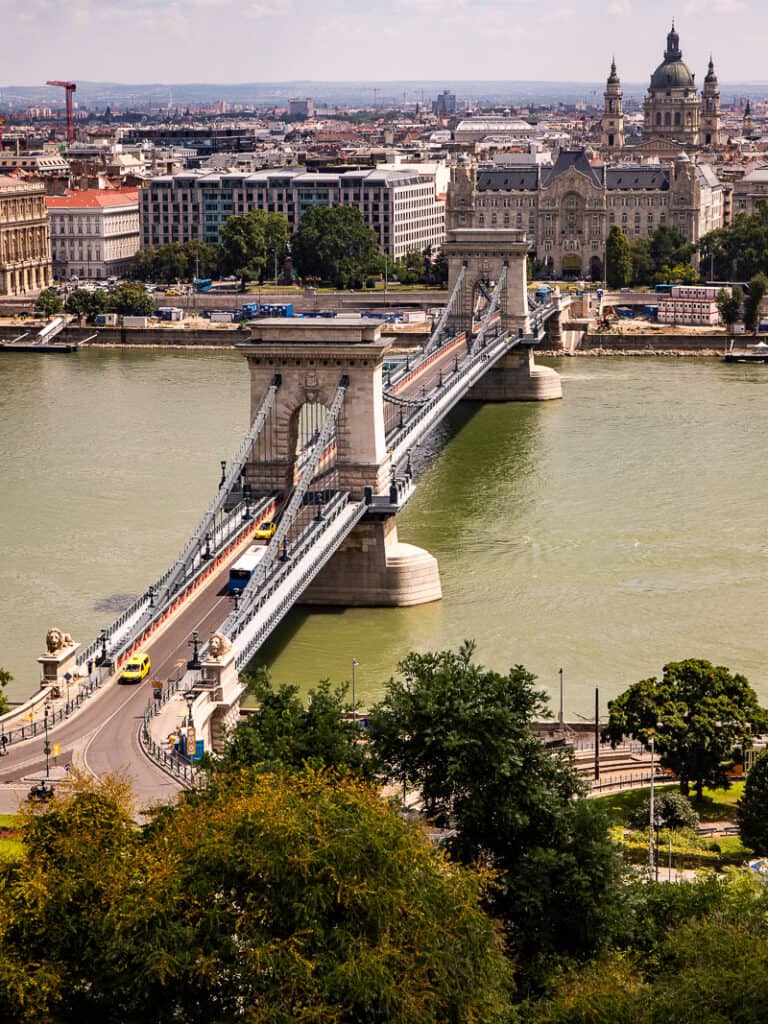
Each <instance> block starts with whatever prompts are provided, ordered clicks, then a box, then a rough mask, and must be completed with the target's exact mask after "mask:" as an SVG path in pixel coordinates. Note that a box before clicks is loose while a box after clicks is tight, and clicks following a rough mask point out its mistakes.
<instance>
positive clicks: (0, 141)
mask: <svg viewBox="0 0 768 1024" xmlns="http://www.w3.org/2000/svg"><path fill="white" fill-rule="evenodd" d="M4 124H5V121H3V119H2V117H0V153H1V152H2V150H3V125H4Z"/></svg>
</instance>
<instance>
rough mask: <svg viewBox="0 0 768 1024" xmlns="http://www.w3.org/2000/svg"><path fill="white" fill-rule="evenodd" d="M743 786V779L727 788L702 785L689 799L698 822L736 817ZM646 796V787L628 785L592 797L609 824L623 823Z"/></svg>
mask: <svg viewBox="0 0 768 1024" xmlns="http://www.w3.org/2000/svg"><path fill="white" fill-rule="evenodd" d="M677 788H678V787H677V786H676V785H670V786H655V787H654V792H656V793H660V792H662V791H663V790H677ZM743 790H744V783H743V782H735V783H734V784H733V785H732V786H731V788H730V789H706V788H705V789H704V796H703V798H702V800H701V802H699V801H697V800H692V801H691V802H692V804H693V807H694V809H695V811H696V813H697V814H698V815H699V818H700V819H701V821H702V822H707V821H729V822H735V821H736V801H737V800H738V799H739V797H740V796H741V794H742V792H743ZM647 799H648V790H647V789H632V790H628V791H627V792H626V793H613V794H611V795H610V796H601V797H596V798H595V801H594V802H595V803H596V804H598V805H599V806H600V807H602V808H603V810H604V811H605V813H606V814H607V815H608V820H609V823H610V824H611V825H626V823H627V820H628V819H629V817H630V816H631V814H632V813H633V812H634V811H636V810H637V808H638V807H639V806H640V805H641V804H642V803H643V802H644V801H646V800H647Z"/></svg>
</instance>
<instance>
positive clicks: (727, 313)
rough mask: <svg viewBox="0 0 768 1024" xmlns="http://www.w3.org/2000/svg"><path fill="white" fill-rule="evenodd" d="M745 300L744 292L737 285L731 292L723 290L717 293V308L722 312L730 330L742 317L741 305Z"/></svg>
mask: <svg viewBox="0 0 768 1024" xmlns="http://www.w3.org/2000/svg"><path fill="white" fill-rule="evenodd" d="M743 300H744V292H743V291H742V290H741V288H740V287H739V286H738V285H737V284H736V285H734V286H733V288H731V289H730V290H728V289H726V288H721V289H720V291H719V292H718V293H717V308H718V309H719V310H720V317H721V318H722V321H723V323H724V324H725V325H726V327H727V328H728V330H731V328H732V327H733V325H734V324H735V323H736V321H737V320H738V319H739V317H740V316H741V304H742V302H743Z"/></svg>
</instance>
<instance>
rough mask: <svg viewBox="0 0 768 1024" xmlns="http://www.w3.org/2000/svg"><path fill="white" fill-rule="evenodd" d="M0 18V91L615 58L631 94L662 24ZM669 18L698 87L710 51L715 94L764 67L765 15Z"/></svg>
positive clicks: (393, 74)
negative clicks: (61, 83)
mask: <svg viewBox="0 0 768 1024" xmlns="http://www.w3.org/2000/svg"><path fill="white" fill-rule="evenodd" d="M0 9H2V10H3V12H4V22H5V26H6V28H5V33H4V37H5V39H7V40H9V41H11V43H12V45H10V46H7V47H6V48H5V52H4V67H3V81H2V83H0V89H2V88H6V87H9V86H13V85H16V86H28V85H39V84H41V83H43V82H44V81H45V80H46V79H48V78H68V79H72V80H85V81H91V82H96V81H101V82H113V83H118V82H119V83H124V84H135V83H142V82H163V83H168V84H170V85H174V84H185V83H190V82H200V83H210V84H222V85H224V84H234V83H242V82H264V83H267V82H285V81H294V80H295V81H297V82H299V81H301V80H304V81H310V80H316V81H365V80H372V78H375V79H376V80H378V81H380V82H385V81H393V80H394V81H398V80H403V79H408V80H421V79H435V80H439V81H444V82H447V83H450V82H453V83H456V85H457V86H458V84H459V83H460V82H461V81H464V80H467V81H478V80H482V79H484V78H493V79H495V80H505V79H509V80H511V81H539V82H541V81H548V82H558V81H563V82H585V83H592V82H594V81H595V80H600V79H601V78H602V73H603V72H605V74H606V75H607V73H608V69H609V66H610V61H611V58H612V57H614V56H615V59H616V63H617V67H618V71H619V74H620V76H621V78H622V79H623V80H626V81H627V82H642V81H646V80H647V78H648V75H649V73H650V71H651V70H652V69H653V68H654V67H655V66H656V65H657V64H658V63H660V61H661V59H662V55H663V49H664V41H665V36H666V33H667V32H668V30H669V26H670V22H671V16H672V12H670V11H669V8H668V6H667V5H662V4H661V3H660V2H659V0H652V2H651V3H647V4H644V5H642V8H641V7H640V5H637V4H632V3H631V0H609V3H608V4H607V6H603V5H598V4H597V3H594V2H592V3H588V4H586V5H580V6H578V7H577V5H575V4H573V3H571V2H569V0H563V2H561V3H560V4H559V5H558V6H556V7H554V8H553V9H552V10H551V12H549V14H548V16H547V18H545V19H543V18H540V17H538V12H539V8H538V7H537V6H536V5H535V4H534V3H533V2H532V0H513V3H511V4H502V3H501V2H500V0H479V2H475V3H474V4H472V5H470V4H469V3H468V2H467V0H457V2H456V3H454V4H453V5H452V7H451V9H450V10H449V11H447V12H446V11H445V9H444V8H443V7H442V6H441V5H438V4H437V3H436V2H435V0H421V2H419V3H418V4H417V3H415V0H393V2H391V3H389V4H382V3H374V4H373V5H372V6H371V7H370V8H369V9H368V10H366V11H360V10H359V9H357V8H354V9H353V8H352V7H351V5H349V4H348V2H347V0H331V3H330V4H328V5H324V6H323V7H322V9H317V8H315V7H312V6H311V5H309V4H306V3H305V0H250V2H246V3H245V4H236V3H235V2H234V0H188V2H187V3H185V4H183V5H181V4H178V3H175V2H171V3H166V2H162V0H139V3H138V4H136V5H127V4H125V3H123V2H122V0H111V2H107V3H98V4H97V3H94V2H93V0H76V2H75V3H74V5H71V6H68V7H66V8H62V7H60V6H57V5H55V4H53V3H52V2H51V0H29V2H28V3H26V4H25V5H23V6H19V5H16V4H15V3H12V2H10V0H0ZM675 13H676V15H677V17H676V24H677V28H678V31H679V33H680V39H681V47H682V50H683V59H684V60H685V61H686V63H687V64H688V65H689V66H690V67H691V69H692V70H693V71H694V72H695V73H696V79H697V83H698V84H700V83H701V81H702V80H703V78H704V74H705V72H706V66H707V61H708V60H709V56H710V53H711V54H712V56H713V57H714V61H715V67H716V70H717V73H718V75H719V77H720V80H721V82H728V81H734V82H744V81H750V80H752V81H758V80H759V78H758V76H756V75H753V74H750V73H749V72H750V70H751V69H753V68H754V69H758V68H761V66H762V65H761V63H760V58H761V55H762V53H763V52H764V50H765V46H766V43H768V11H766V10H765V9H764V8H762V7H761V6H759V5H758V4H757V3H756V0H714V2H711V3H708V4H707V3H704V2H700V0H687V3H686V4H684V5H683V7H682V9H681V10H679V11H677V12H675ZM746 25H748V26H749V31H748V32H745V26H746ZM117 38H119V40H120V45H119V47H116V46H115V45H114V44H115V41H116V39H117ZM170 44H173V45H170ZM340 44H341V45H340ZM329 70H330V71H331V72H332V74H329ZM489 72H491V74H489Z"/></svg>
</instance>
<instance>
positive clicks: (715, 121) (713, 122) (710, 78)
mask: <svg viewBox="0 0 768 1024" xmlns="http://www.w3.org/2000/svg"><path fill="white" fill-rule="evenodd" d="M700 125H701V127H700V132H699V141H700V143H701V145H702V146H717V145H719V143H720V86H719V84H718V81H717V75H716V74H715V65H714V64H713V63H712V58H711V57H710V58H709V68H708V69H707V77H706V78H705V79H704V88H703V89H702V90H701V120H700Z"/></svg>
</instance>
